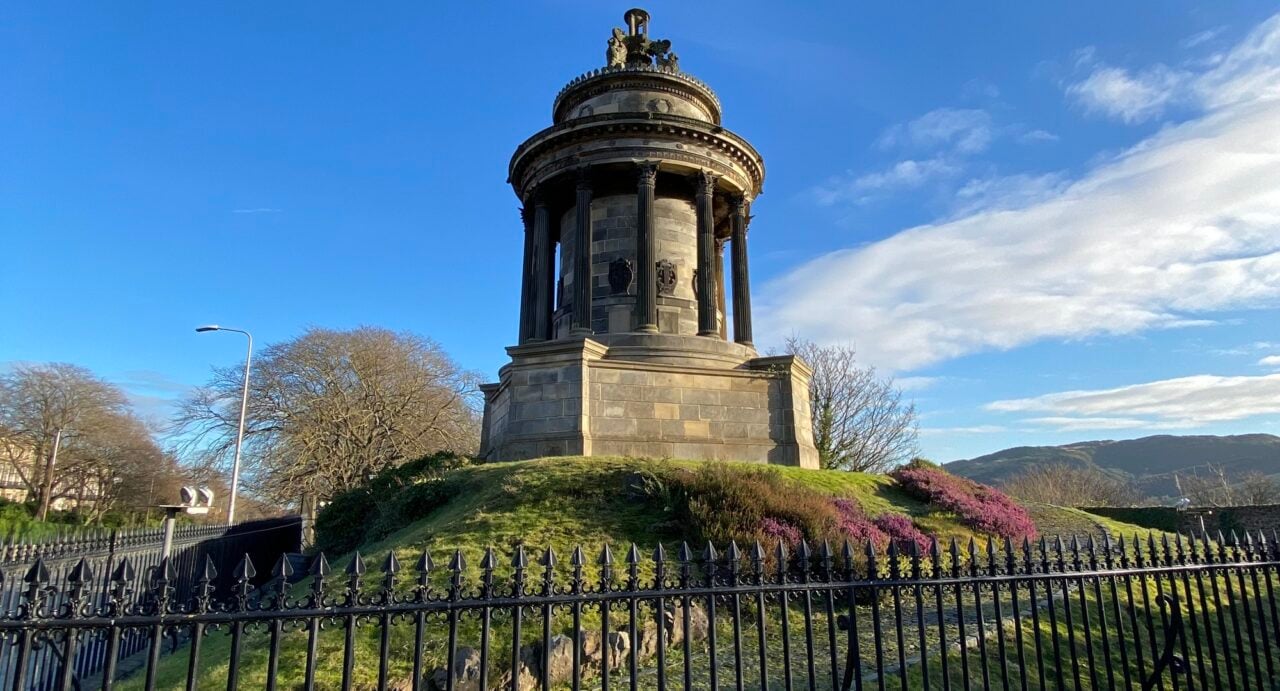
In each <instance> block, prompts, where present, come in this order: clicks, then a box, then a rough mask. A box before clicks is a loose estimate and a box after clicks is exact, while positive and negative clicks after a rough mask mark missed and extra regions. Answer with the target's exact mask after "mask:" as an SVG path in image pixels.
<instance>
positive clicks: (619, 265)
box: [609, 257, 636, 295]
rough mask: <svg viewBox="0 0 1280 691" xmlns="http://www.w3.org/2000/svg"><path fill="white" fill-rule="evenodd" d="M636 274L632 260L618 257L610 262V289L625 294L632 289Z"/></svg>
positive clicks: (615, 292)
mask: <svg viewBox="0 0 1280 691" xmlns="http://www.w3.org/2000/svg"><path fill="white" fill-rule="evenodd" d="M635 276H636V274H635V270H634V269H632V268H631V261H630V260H628V259H624V258H622V257H618V258H617V259H614V260H613V261H611V262H609V289H610V290H612V291H613V294H614V295H625V294H626V293H627V292H628V291H629V290H630V288H631V281H632V280H634V279H635Z"/></svg>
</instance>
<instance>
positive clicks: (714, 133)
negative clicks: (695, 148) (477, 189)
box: [507, 113, 765, 197]
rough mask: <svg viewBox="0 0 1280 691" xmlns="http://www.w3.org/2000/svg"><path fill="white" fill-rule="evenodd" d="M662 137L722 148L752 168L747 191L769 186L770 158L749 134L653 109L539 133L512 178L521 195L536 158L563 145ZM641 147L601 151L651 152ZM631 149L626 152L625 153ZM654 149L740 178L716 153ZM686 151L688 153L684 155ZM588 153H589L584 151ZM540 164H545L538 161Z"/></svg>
mask: <svg viewBox="0 0 1280 691" xmlns="http://www.w3.org/2000/svg"><path fill="white" fill-rule="evenodd" d="M655 135H656V136H658V137H661V138H663V139H667V140H670V141H676V142H687V143H692V144H696V145H699V146H703V147H708V148H713V149H716V150H718V151H719V152H720V153H721V154H723V155H724V156H727V157H729V158H731V159H733V161H734V162H735V163H737V164H738V165H739V166H741V168H742V169H743V170H744V171H746V174H747V176H748V177H749V180H746V181H742V182H746V183H747V184H746V185H744V186H743V187H744V190H743V191H746V192H748V193H749V194H750V195H751V196H753V197H754V196H758V195H759V194H760V192H761V189H762V187H763V185H764V175H765V170H764V159H763V158H761V156H760V154H759V152H757V151H756V150H755V148H754V147H752V146H751V144H750V143H748V142H747V141H746V140H745V139H743V138H742V137H739V136H738V135H736V134H734V133H732V132H730V131H729V130H727V129H725V128H723V127H720V126H718V125H712V124H710V123H707V122H703V121H701V120H697V119H694V118H687V117H681V116H677V115H667V114H658V113H652V114H649V115H647V116H645V115H639V114H635V113H610V114H606V115H594V116H590V117H586V118H579V119H577V120H574V121H572V122H570V123H562V124H559V125H553V126H551V127H548V128H547V129H544V130H542V131H541V132H538V133H537V134H535V135H533V136H532V137H530V138H529V139H527V140H525V142H524V143H523V144H521V145H520V146H519V147H517V148H516V151H515V154H514V155H512V157H511V163H510V165H509V167H508V177H507V181H508V182H509V183H511V185H512V186H513V187H514V188H515V191H516V194H517V196H522V195H523V192H524V191H525V190H524V187H525V186H526V183H527V180H526V179H525V178H526V177H527V174H528V172H529V168H530V167H531V166H533V165H534V164H535V161H538V160H539V159H541V158H543V157H545V156H549V155H551V154H553V153H554V152H555V151H557V150H561V149H568V148H571V147H573V146H574V145H579V144H582V143H585V142H589V141H599V140H611V139H612V140H616V139H618V138H619V137H624V136H637V137H645V136H648V137H654V136H655ZM637 148H638V147H629V148H627V147H623V148H619V147H616V146H611V147H609V148H608V149H602V150H601V151H600V152H590V153H599V154H602V155H609V156H612V157H618V156H622V155H635V156H637V157H640V158H643V157H645V155H648V154H645V153H641V152H637V151H632V150H631V149H637ZM624 152H625V153H624ZM644 152H653V153H652V157H653V158H655V159H667V160H680V161H684V162H687V163H690V164H691V165H694V166H702V167H707V168H710V169H712V170H715V171H716V172H717V173H718V174H720V175H727V176H732V177H735V178H738V177H739V174H737V171H733V170H732V169H731V168H730V167H729V166H725V165H723V164H719V163H718V162H716V163H717V165H711V163H712V162H713V161H712V159H711V158H709V157H707V156H704V155H698V154H696V152H692V151H682V152H665V153H664V152H662V150H660V149H658V148H652V149H648V148H646V149H644ZM680 154H684V155H683V156H682V155H680ZM584 158H585V156H584ZM555 166H556V168H557V171H558V170H559V169H561V168H568V167H571V166H572V164H571V163H556V164H555ZM538 168H539V169H541V168H545V165H544V166H538Z"/></svg>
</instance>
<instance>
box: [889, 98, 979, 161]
mask: <svg viewBox="0 0 1280 691" xmlns="http://www.w3.org/2000/svg"><path fill="white" fill-rule="evenodd" d="M994 136H995V133H994V132H993V130H992V127H991V116H990V115H988V114H987V112H986V111H985V110H977V109H972V108H938V109H937V110H931V111H929V112H928V113H925V114H924V115H921V116H920V117H918V118H916V119H915V120H912V121H911V122H908V123H903V124H900V125H894V126H893V127H890V128H889V129H887V130H885V132H884V134H882V135H880V139H879V140H878V141H877V145H879V146H880V147H881V148H885V149H888V148H895V147H905V148H911V149H923V150H936V149H951V150H954V151H956V152H959V153H964V154H971V153H977V152H980V151H983V150H985V149H986V148H987V146H988V145H989V144H991V140H992V138H993V137H994Z"/></svg>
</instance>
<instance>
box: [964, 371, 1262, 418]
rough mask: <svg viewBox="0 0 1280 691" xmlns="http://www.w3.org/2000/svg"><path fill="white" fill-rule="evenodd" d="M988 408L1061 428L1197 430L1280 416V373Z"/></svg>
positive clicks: (1181, 380)
mask: <svg viewBox="0 0 1280 691" xmlns="http://www.w3.org/2000/svg"><path fill="white" fill-rule="evenodd" d="M986 409H987V410H990V411H993V412H1000V413H1042V414H1044V415H1043V416H1039V417H1032V418H1028V419H1026V420H1024V422H1027V423H1031V424H1039V425H1046V426H1050V427H1054V428H1056V429H1059V430H1084V429H1143V428H1145V429H1181V428H1192V427H1199V426H1203V425H1207V424H1210V423H1217V422H1228V421H1232V420H1245V419H1249V418H1254V417H1258V416H1261V415H1274V414H1278V413H1280V374H1270V375H1264V376H1256V377H1250V376H1238V377H1222V376H1214V375H1209V374H1202V375H1196V376H1191V377H1178V378H1175V379H1162V380H1158V381H1153V382H1146V383H1142V384H1134V385H1131V386H1122V387H1117V388H1113V389H1096V390H1079V391H1063V392H1059V393H1051V394H1045V395H1043V396H1035V397H1032V398H1017V399H1010V400H1003V401H994V402H992V403H989V404H987V405H986Z"/></svg>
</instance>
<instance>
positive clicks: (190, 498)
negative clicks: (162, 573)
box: [158, 487, 213, 565]
mask: <svg viewBox="0 0 1280 691" xmlns="http://www.w3.org/2000/svg"><path fill="white" fill-rule="evenodd" d="M181 499H182V500H181V501H180V502H179V503H177V504H161V505H160V506H159V507H158V508H160V509H162V510H163V511H164V541H163V542H162V543H161V544H160V559H161V564H162V565H163V563H164V560H167V559H168V558H169V557H170V555H171V554H172V553H173V529H174V527H176V526H177V523H178V514H180V513H185V514H191V515H193V516H199V515H203V514H206V513H209V509H210V508H211V507H213V492H210V491H209V490H208V489H207V488H204V487H201V488H200V489H198V490H196V489H192V488H190V487H183V488H182V493H181Z"/></svg>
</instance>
